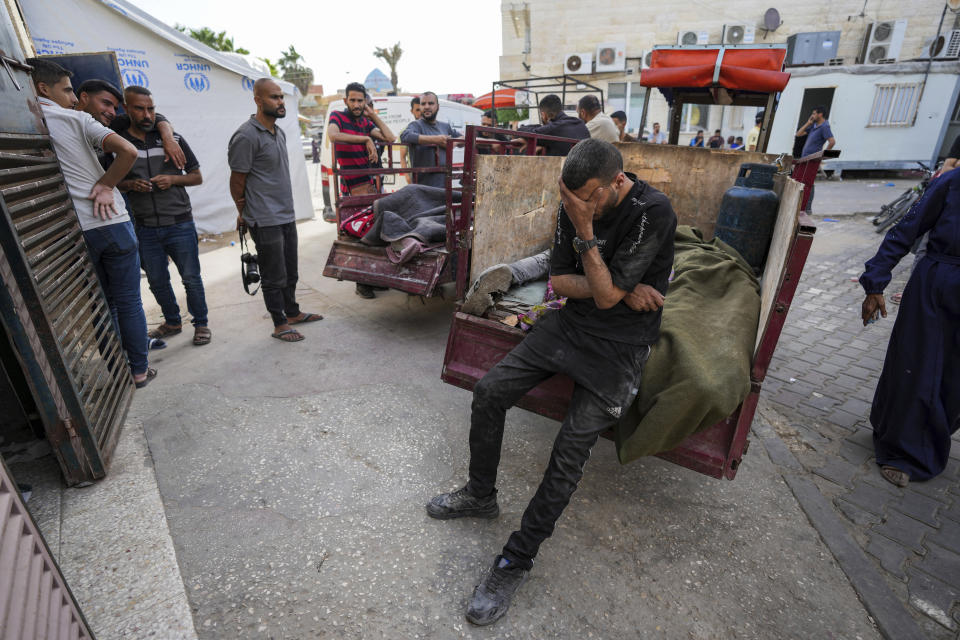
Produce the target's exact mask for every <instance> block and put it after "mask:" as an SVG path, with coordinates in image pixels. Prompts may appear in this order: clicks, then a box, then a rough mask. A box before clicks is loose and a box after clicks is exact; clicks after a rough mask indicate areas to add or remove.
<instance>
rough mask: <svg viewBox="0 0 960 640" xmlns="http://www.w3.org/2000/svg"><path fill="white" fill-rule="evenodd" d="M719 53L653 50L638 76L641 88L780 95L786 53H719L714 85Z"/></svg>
mask: <svg viewBox="0 0 960 640" xmlns="http://www.w3.org/2000/svg"><path fill="white" fill-rule="evenodd" d="M720 51H721V50H720V49H654V50H653V55H652V56H651V59H650V67H649V68H648V69H644V70H643V71H641V72H640V84H641V85H643V86H645V87H714V86H720V87H724V88H726V89H733V90H740V91H757V92H761V93H773V92H777V91H783V89H784V87H786V86H787V81H788V80H789V79H790V74H789V73H784V72H783V71H781V69H783V61H784V58H786V55H787V51H786V49H723V60H722V61H721V64H720V73H719V75H717V79H716V83H715V82H714V75H715V72H716V66H717V56H718V55H719V54H720Z"/></svg>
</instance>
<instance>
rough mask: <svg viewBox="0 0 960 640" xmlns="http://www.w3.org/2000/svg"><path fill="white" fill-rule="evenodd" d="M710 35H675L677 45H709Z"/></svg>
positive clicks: (689, 33)
mask: <svg viewBox="0 0 960 640" xmlns="http://www.w3.org/2000/svg"><path fill="white" fill-rule="evenodd" d="M709 42H710V34H708V33H707V32H706V31H681V32H679V33H677V44H680V45H694V44H709Z"/></svg>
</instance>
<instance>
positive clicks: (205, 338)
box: [193, 327, 213, 347]
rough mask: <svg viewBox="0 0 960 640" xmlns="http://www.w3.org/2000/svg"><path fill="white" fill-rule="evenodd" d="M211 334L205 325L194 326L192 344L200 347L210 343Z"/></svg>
mask: <svg viewBox="0 0 960 640" xmlns="http://www.w3.org/2000/svg"><path fill="white" fill-rule="evenodd" d="M212 336H213V334H212V333H210V329H208V328H207V327H196V328H195V329H194V330H193V344H194V345H196V346H198V347H202V346H203V345H205V344H210V338H211V337H212Z"/></svg>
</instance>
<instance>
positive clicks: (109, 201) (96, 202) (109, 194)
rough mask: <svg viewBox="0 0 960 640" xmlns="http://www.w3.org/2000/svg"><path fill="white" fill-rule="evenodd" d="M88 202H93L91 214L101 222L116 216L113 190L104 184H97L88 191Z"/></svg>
mask: <svg viewBox="0 0 960 640" xmlns="http://www.w3.org/2000/svg"><path fill="white" fill-rule="evenodd" d="M87 199H88V200H93V213H94V215H96V216H97V217H98V218H100V219H101V220H104V221H106V220H109V219H110V218H112V217H113V216H115V215H117V209H116V206H115V205H114V202H113V189H111V188H110V187H108V186H107V185H105V184H100V183H99V182H97V183H96V184H94V185H93V189H91V190H90V195H89V196H87Z"/></svg>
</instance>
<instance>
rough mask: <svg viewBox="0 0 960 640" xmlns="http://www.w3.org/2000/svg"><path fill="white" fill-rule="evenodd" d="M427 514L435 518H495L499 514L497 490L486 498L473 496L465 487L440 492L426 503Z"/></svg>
mask: <svg viewBox="0 0 960 640" xmlns="http://www.w3.org/2000/svg"><path fill="white" fill-rule="evenodd" d="M427 515H428V516H430V517H431V518H436V519H437V520H450V519H451V518H496V517H497V516H498V515H500V507H499V505H497V491H496V489H494V490H493V493H491V494H490V495H488V496H487V497H486V498H474V497H473V496H472V495H470V494H469V493H467V488H466V487H464V488H462V489H457V490H456V491H453V492H451V493H442V494H440V495H439V496H436V497H435V498H434V499H433V500H431V501H430V502H429V503H428V504H427Z"/></svg>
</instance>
